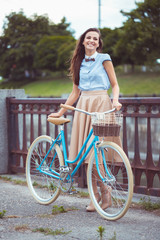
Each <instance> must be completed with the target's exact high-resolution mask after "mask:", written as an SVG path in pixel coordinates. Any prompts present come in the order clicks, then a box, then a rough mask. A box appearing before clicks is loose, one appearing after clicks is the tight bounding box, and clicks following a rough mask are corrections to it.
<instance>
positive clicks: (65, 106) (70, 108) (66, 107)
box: [60, 104, 116, 115]
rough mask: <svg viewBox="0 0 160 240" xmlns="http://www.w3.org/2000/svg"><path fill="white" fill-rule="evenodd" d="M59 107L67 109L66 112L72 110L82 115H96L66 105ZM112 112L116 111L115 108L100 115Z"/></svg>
mask: <svg viewBox="0 0 160 240" xmlns="http://www.w3.org/2000/svg"><path fill="white" fill-rule="evenodd" d="M60 107H61V108H65V109H68V110H72V111H78V112H82V113H85V114H87V115H95V114H97V113H96V112H92V113H89V112H87V111H85V110H82V109H78V108H75V107H73V106H70V105H67V104H60ZM114 111H116V108H113V109H110V110H108V111H106V112H102V113H104V114H107V113H112V112H114Z"/></svg>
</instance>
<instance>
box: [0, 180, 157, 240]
mask: <svg viewBox="0 0 160 240" xmlns="http://www.w3.org/2000/svg"><path fill="white" fill-rule="evenodd" d="M88 203H89V199H87V198H79V197H77V196H70V195H65V196H62V195H60V196H59V198H58V199H57V200H56V202H54V203H52V204H50V205H48V206H43V205H40V204H38V203H37V202H35V200H34V199H33V197H32V196H31V194H30V192H29V190H28V188H27V186H21V185H15V184H14V183H12V182H5V181H4V180H2V179H1V180H0V212H1V211H3V210H6V214H5V217H4V218H2V219H0V239H5V240H21V239H23V240H41V239H42V240H43V239H45V240H48V239H49V240H51V239H65V240H70V239H71V240H72V239H73V240H74V239H77V240H97V239H100V237H99V235H98V232H97V229H98V227H99V226H103V227H104V228H105V233H104V235H103V239H104V240H111V239H112V240H152V239H154V240H160V230H159V226H160V216H159V215H158V213H157V212H147V211H144V210H142V209H134V208H130V209H129V211H128V212H127V214H126V215H125V216H124V217H123V218H121V219H119V220H118V221H114V222H110V221H107V220H104V219H103V218H101V216H100V215H98V213H96V212H94V213H87V212H86V211H85V206H86V205H87V204H88ZM54 205H58V206H63V207H64V208H65V209H66V208H68V209H70V210H71V211H68V212H66V213H61V214H57V215H52V208H53V206H54ZM73 208H74V210H73ZM75 209H76V210H75ZM40 227H43V228H50V229H52V230H53V231H55V230H56V229H59V230H61V231H63V232H65V233H66V234H65V235H55V236H53V235H45V234H43V233H40V232H33V230H34V229H36V228H40ZM114 235H115V237H114Z"/></svg>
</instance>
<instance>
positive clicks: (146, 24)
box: [115, 0, 160, 65]
mask: <svg viewBox="0 0 160 240" xmlns="http://www.w3.org/2000/svg"><path fill="white" fill-rule="evenodd" d="M136 5H137V8H136V9H134V10H132V11H131V12H123V11H121V12H122V14H123V15H124V16H126V17H127V18H128V19H127V21H126V22H125V23H124V26H123V28H122V32H121V38H120V40H119V41H118V42H117V44H116V46H115V53H116V54H117V55H118V56H120V55H121V56H123V62H124V63H131V64H132V65H134V64H145V63H146V62H150V63H153V62H155V60H156V59H157V58H159V56H160V27H159V23H160V1H159V0H152V1H150V0H144V2H140V3H136Z"/></svg>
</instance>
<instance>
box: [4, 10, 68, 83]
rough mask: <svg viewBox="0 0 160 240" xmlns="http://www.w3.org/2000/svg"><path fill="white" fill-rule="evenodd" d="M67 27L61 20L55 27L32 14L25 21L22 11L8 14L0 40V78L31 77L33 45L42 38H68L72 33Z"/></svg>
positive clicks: (32, 74) (64, 21)
mask: <svg viewBox="0 0 160 240" xmlns="http://www.w3.org/2000/svg"><path fill="white" fill-rule="evenodd" d="M69 25H70V24H68V23H66V19H65V18H63V19H62V20H61V22H60V23H59V24H57V25H56V24H54V23H52V22H51V21H50V20H49V19H48V17H47V16H37V15H34V16H33V17H32V18H27V17H26V16H25V15H24V13H23V12H22V11H20V12H19V13H15V12H13V13H11V14H10V15H8V16H7V17H6V22H5V24H4V27H3V28H4V33H3V35H2V36H1V37H0V55H1V58H0V75H2V76H3V77H4V78H8V79H9V80H10V79H11V80H21V79H22V78H24V76H25V72H27V76H30V77H35V75H36V70H37V69H36V68H35V65H34V62H35V54H36V52H35V49H36V46H37V43H38V42H39V41H40V40H41V39H43V38H44V36H53V35H54V36H57V35H61V36H66V37H67V36H68V37H71V38H72V32H71V31H69V30H68V29H67V28H68V27H69ZM48 54H50V53H48ZM49 58H50V56H48V59H49ZM52 58H53V56H52ZM56 60H57V59H55V61H56Z"/></svg>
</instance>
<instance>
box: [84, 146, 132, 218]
mask: <svg viewBox="0 0 160 240" xmlns="http://www.w3.org/2000/svg"><path fill="white" fill-rule="evenodd" d="M97 152H98V154H97V155H98V169H99V172H100V174H101V176H100V174H99V173H98V171H97V167H96V163H95V153H94V152H93V153H92V155H91V158H90V161H89V164H88V171H87V183H88V190H89V195H90V198H91V200H92V202H93V204H94V206H95V209H96V210H97V212H98V213H99V214H100V215H101V216H102V217H103V218H105V219H107V220H117V219H119V218H121V217H123V216H124V214H125V213H126V212H127V210H128V208H129V206H130V203H131V200H132V195H133V174H132V170H131V166H130V163H129V160H128V158H127V156H126V154H125V153H124V151H123V150H122V148H120V147H119V146H118V145H117V144H115V143H113V142H102V143H100V144H99V145H98V147H97ZM102 159H103V160H102ZM95 184H96V185H97V186H98V187H95ZM95 189H96V190H95ZM95 193H96V194H95ZM97 195H98V197H97ZM97 198H98V200H97Z"/></svg>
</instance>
